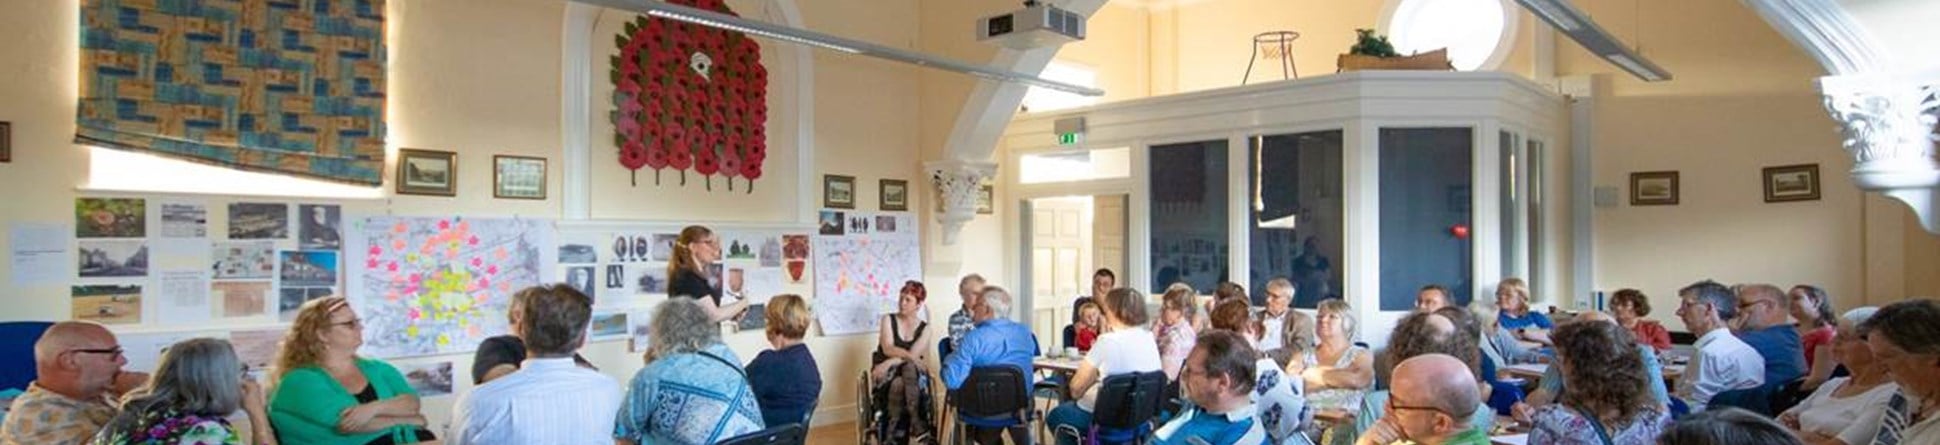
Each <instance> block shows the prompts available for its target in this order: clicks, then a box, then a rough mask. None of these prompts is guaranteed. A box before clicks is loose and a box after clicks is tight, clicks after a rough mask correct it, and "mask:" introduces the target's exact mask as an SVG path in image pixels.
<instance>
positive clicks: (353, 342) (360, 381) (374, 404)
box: [269, 297, 436, 444]
mask: <svg viewBox="0 0 1940 445" xmlns="http://www.w3.org/2000/svg"><path fill="white" fill-rule="evenodd" d="M362 344H364V322H363V320H362V319H359V318H358V317H357V312H356V311H353V310H351V308H350V302H349V301H347V300H344V299H343V297H325V298H319V299H316V300H310V302H308V303H304V304H303V308H302V309H301V310H298V311H297V314H296V321H295V322H293V323H291V324H290V331H289V334H287V335H285V336H284V337H283V348H282V349H281V350H280V351H278V352H277V355H276V372H277V375H276V379H275V388H276V389H275V390H274V391H272V392H271V394H270V396H269V420H270V423H271V424H272V425H275V426H276V436H277V439H278V440H280V441H282V442H283V443H289V444H401V443H418V442H424V441H429V440H434V439H436V438H435V437H433V436H432V434H431V431H430V430H427V429H425V420H424V415H423V414H421V413H419V412H418V394H417V392H416V391H414V390H412V389H411V384H410V383H409V382H406V381H405V380H404V375H403V374H399V373H398V372H397V368H394V367H391V365H389V364H385V363H384V362H383V361H381V360H376V359H367V358H363V357H358V356H357V346H359V345H362Z"/></svg>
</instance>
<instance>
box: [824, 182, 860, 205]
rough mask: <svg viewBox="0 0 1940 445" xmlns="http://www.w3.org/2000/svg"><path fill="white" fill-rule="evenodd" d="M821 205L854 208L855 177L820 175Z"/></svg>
mask: <svg viewBox="0 0 1940 445" xmlns="http://www.w3.org/2000/svg"><path fill="white" fill-rule="evenodd" d="M822 207H827V208H831V209H853V208H855V177H854V176H843V175H822Z"/></svg>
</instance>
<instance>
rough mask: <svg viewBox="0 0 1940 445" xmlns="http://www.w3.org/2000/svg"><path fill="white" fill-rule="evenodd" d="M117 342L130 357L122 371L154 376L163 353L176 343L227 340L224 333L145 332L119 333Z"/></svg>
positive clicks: (116, 335)
mask: <svg viewBox="0 0 1940 445" xmlns="http://www.w3.org/2000/svg"><path fill="white" fill-rule="evenodd" d="M115 337H116V340H118V341H120V342H121V349H122V350H123V351H125V354H126V355H127V357H128V365H127V366H123V367H122V368H121V369H123V370H128V371H136V372H146V373H150V374H153V373H154V372H155V365H158V364H160V363H161V362H162V351H163V350H166V349H168V347H169V346H171V345H174V344H175V343H176V342H180V341H182V340H188V339H191V338H199V337H209V338H227V337H228V336H227V335H224V334H223V333H222V332H144V333H117V334H115Z"/></svg>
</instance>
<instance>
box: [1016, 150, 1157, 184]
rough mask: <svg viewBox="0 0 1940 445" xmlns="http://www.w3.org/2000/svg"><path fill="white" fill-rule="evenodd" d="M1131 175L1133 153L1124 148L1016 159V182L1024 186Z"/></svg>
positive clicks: (1062, 152) (1063, 152)
mask: <svg viewBox="0 0 1940 445" xmlns="http://www.w3.org/2000/svg"><path fill="white" fill-rule="evenodd" d="M1131 174H1132V149H1131V148H1127V147H1117V148H1101V149H1096V150H1076V151H1059V152H1054V153H1039V154H1028V155H1023V156H1020V157H1018V171H1017V180H1018V182H1021V183H1025V184H1040V183H1046V182H1066V181H1084V180H1091V179H1110V178H1124V177H1128V176H1131Z"/></svg>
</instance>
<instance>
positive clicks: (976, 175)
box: [923, 159, 997, 245]
mask: <svg viewBox="0 0 1940 445" xmlns="http://www.w3.org/2000/svg"><path fill="white" fill-rule="evenodd" d="M923 169H924V170H928V171H929V173H930V184H933V185H935V186H936V189H937V191H940V192H942V193H941V194H942V195H943V202H942V203H941V204H942V205H943V215H942V216H940V217H938V218H937V220H938V221H940V222H942V223H943V244H944V245H952V244H956V242H957V233H958V232H961V231H963V225H964V223H968V222H970V220H971V219H974V218H976V217H977V189H978V188H979V187H980V186H982V185H983V183H984V181H985V180H988V179H992V178H994V177H996V175H997V164H996V163H994V162H975V161H963V160H955V159H952V160H945V161H931V162H925V163H923Z"/></svg>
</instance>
